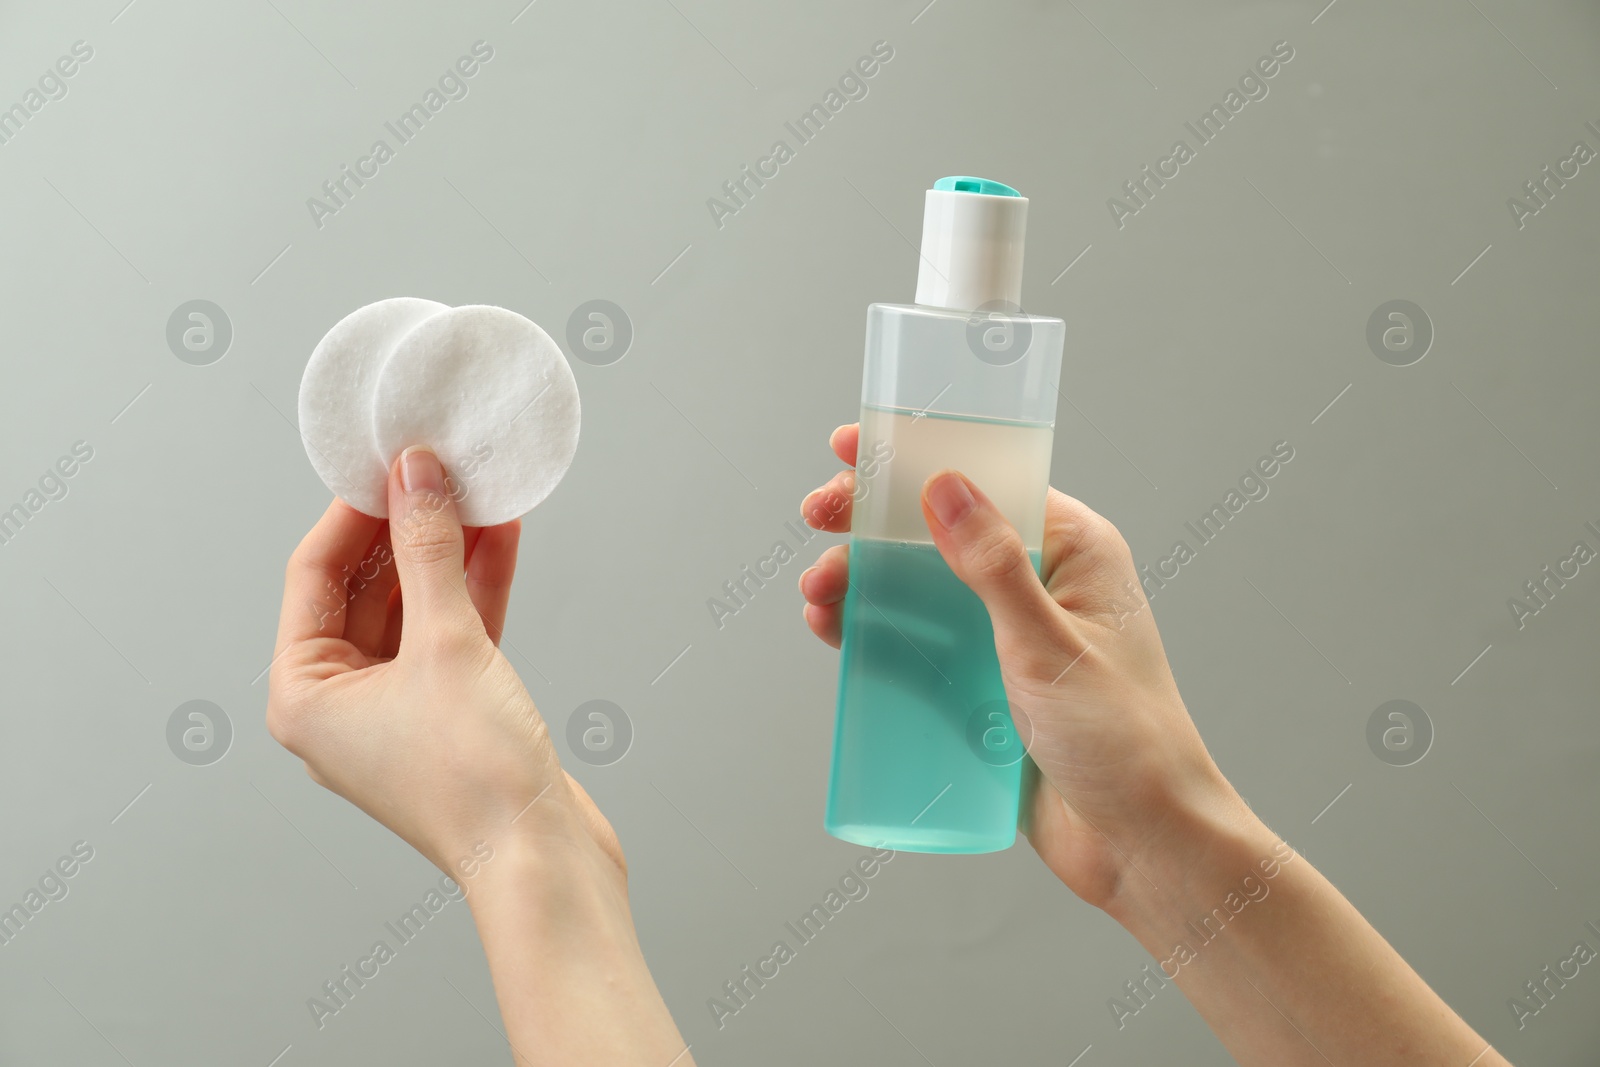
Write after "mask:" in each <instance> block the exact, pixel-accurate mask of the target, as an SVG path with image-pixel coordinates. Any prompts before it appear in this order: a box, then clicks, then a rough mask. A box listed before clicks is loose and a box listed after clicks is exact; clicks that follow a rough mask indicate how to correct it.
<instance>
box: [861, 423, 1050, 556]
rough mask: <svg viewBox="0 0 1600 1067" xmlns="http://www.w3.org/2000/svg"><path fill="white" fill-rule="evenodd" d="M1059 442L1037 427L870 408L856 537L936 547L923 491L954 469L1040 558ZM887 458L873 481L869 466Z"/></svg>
mask: <svg viewBox="0 0 1600 1067" xmlns="http://www.w3.org/2000/svg"><path fill="white" fill-rule="evenodd" d="M1053 436H1054V430H1053V428H1052V427H1050V426H1040V425H1035V424H1030V423H1020V422H991V421H987V420H979V419H964V418H953V417H951V416H949V415H942V414H930V415H917V414H914V413H911V412H907V411H887V410H883V409H880V408H870V407H867V408H862V410H861V444H860V448H859V449H858V452H857V455H858V458H857V461H856V469H857V475H856V501H855V505H854V517H853V520H852V523H851V525H852V528H853V531H854V533H855V536H856V537H866V538H872V539H874V540H882V541H906V542H922V543H924V544H926V543H929V542H931V540H932V538H931V536H930V535H929V533H928V524H927V522H926V521H924V519H923V517H922V486H923V484H924V483H926V482H927V480H928V478H929V477H931V476H932V475H934V474H936V473H937V472H939V471H941V470H945V469H947V468H948V469H953V470H958V471H960V472H961V473H962V474H964V475H966V476H967V478H968V479H969V480H970V481H971V482H972V484H974V485H976V486H977V487H978V488H979V489H981V490H982V491H983V492H984V494H985V495H986V496H988V497H989V499H990V500H993V501H994V503H995V506H996V507H998V508H999V509H1000V512H1001V513H1002V514H1003V515H1005V517H1006V518H1007V519H1009V520H1011V524H1012V525H1013V526H1015V527H1016V528H1017V531H1018V532H1019V533H1021V534H1022V540H1023V543H1024V544H1026V545H1027V546H1028V548H1029V549H1031V550H1034V551H1037V550H1038V549H1039V547H1040V545H1041V544H1042V542H1043V540H1044V500H1045V487H1046V486H1047V485H1048V484H1049V481H1050V446H1051V441H1052V438H1053ZM885 446H887V447H885ZM888 449H892V450H893V452H892V455H889V452H888ZM884 455H889V458H888V459H887V460H882V459H877V460H876V469H875V470H873V471H871V472H870V474H869V472H868V471H867V470H866V467H867V466H868V464H869V463H871V462H873V461H874V458H875V457H881V456H884Z"/></svg>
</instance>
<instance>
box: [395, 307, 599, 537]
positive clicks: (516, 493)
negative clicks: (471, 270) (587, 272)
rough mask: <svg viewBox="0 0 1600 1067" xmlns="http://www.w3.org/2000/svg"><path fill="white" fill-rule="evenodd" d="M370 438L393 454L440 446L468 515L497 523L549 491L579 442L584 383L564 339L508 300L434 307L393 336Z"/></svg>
mask: <svg viewBox="0 0 1600 1067" xmlns="http://www.w3.org/2000/svg"><path fill="white" fill-rule="evenodd" d="M371 426H372V431H371V433H372V441H373V443H374V444H375V445H376V446H377V458H378V462H380V463H382V464H385V465H387V464H389V463H392V462H394V458H395V457H396V456H398V455H399V454H400V453H401V451H403V450H404V449H406V448H407V447H409V446H411V445H427V446H428V447H429V448H432V449H433V450H434V452H435V453H437V454H438V456H439V460H440V462H441V463H443V464H444V469H445V473H446V474H448V475H449V476H450V479H451V482H450V484H449V485H448V486H447V488H448V489H449V491H450V493H451V495H453V496H454V497H455V498H456V503H457V507H458V508H459V509H460V513H461V521H462V523H463V524H465V525H468V526H494V525H497V524H499V523H502V522H509V521H510V520H512V519H514V518H517V517H518V516H519V515H523V514H526V513H527V512H529V511H531V510H533V508H534V507H535V505H537V504H538V503H539V502H540V501H542V500H544V498H545V497H547V496H549V495H550V493H551V491H552V490H554V489H555V487H556V485H557V484H558V483H560V481H561V479H562V476H564V475H565V474H566V473H567V468H568V467H569V466H571V464H572V457H573V455H574V454H576V452H577V450H578V426H579V409H578V383H577V381H576V380H575V379H574V378H573V376H572V368H571V367H569V366H567V359H566V356H564V355H563V354H562V352H561V348H560V346H559V345H557V344H556V343H555V341H553V340H551V338H550V335H549V334H547V333H545V332H544V330H542V329H540V328H539V326H538V325H537V324H536V323H533V322H530V321H529V320H527V319H525V318H523V317H522V316H521V315H518V314H517V313H516V312H514V311H507V310H505V309H504V308H497V307H489V306H487V305H483V304H471V305H468V306H466V307H458V308H451V309H449V310H447V311H442V312H440V313H439V314H436V315H432V316H429V317H428V318H426V319H424V320H422V321H421V322H420V323H418V324H417V325H416V326H415V327H414V328H412V329H411V330H410V332H408V333H407V334H406V335H405V336H404V337H403V338H401V339H400V341H399V342H398V343H397V344H396V345H395V346H394V351H393V352H392V353H391V354H390V356H389V359H388V361H387V362H386V363H384V365H383V368H382V370H380V371H379V373H378V380H377V386H376V388H375V390H374V392H373V395H372V407H371Z"/></svg>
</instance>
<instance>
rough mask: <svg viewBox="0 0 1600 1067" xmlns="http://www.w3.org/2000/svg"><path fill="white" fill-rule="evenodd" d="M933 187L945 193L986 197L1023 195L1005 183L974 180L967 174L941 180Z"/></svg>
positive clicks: (986, 179)
mask: <svg viewBox="0 0 1600 1067" xmlns="http://www.w3.org/2000/svg"><path fill="white" fill-rule="evenodd" d="M933 187H934V188H935V189H937V190H939V191H940V192H945V193H982V194H983V195H985V196H1021V195H1022V194H1021V193H1019V192H1017V191H1016V190H1015V189H1013V188H1011V186H1009V185H1006V184H1005V183H1004V182H996V181H990V180H989V179H988V178H973V177H969V176H967V175H965V174H957V175H954V176H952V177H949V178H940V179H939V180H938V181H936V182H934V183H933Z"/></svg>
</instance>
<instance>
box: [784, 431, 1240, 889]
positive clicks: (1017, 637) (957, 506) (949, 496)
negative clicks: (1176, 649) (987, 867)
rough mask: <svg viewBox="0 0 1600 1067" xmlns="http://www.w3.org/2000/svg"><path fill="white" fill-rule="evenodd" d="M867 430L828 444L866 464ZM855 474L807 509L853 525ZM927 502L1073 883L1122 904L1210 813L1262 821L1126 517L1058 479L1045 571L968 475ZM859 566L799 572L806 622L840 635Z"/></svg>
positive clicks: (1059, 859)
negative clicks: (1165, 633) (1159, 614)
mask: <svg viewBox="0 0 1600 1067" xmlns="http://www.w3.org/2000/svg"><path fill="white" fill-rule="evenodd" d="M859 438H860V428H859V427H858V426H855V425H850V426H841V427H839V428H838V429H837V430H835V431H834V432H833V435H832V437H831V438H830V440H829V444H830V445H831V446H832V448H833V451H834V452H835V454H836V455H838V457H839V459H840V460H842V461H843V462H845V463H847V464H851V465H853V464H854V463H855V460H856V448H857V444H858V442H859ZM854 479H855V472H854V471H853V470H849V471H841V472H840V473H839V474H838V475H836V476H835V477H834V478H833V479H832V480H831V481H829V482H828V483H827V484H826V485H824V486H822V487H821V488H819V489H817V490H814V491H813V492H812V493H810V494H808V495H807V496H806V498H805V500H804V502H803V503H802V505H801V511H802V513H803V514H804V515H805V517H806V521H807V522H808V523H810V524H811V525H812V526H815V527H816V528H818V529H821V530H825V531H828V532H832V533H845V532H848V531H849V529H850V517H851V506H850V498H851V496H852V494H853V490H854ZM922 509H923V518H924V520H925V521H926V522H927V524H928V530H929V532H930V534H931V535H932V540H933V543H934V544H935V545H936V546H937V547H938V549H939V552H940V554H941V555H942V556H943V557H944V560H945V562H946V563H947V564H948V565H949V566H950V569H951V570H952V571H954V572H955V574H956V575H957V576H958V577H960V578H961V580H962V581H964V582H965V583H966V584H967V585H968V586H969V587H970V588H971V589H972V590H973V592H975V593H976V594H977V595H978V596H979V597H980V598H982V600H983V602H984V605H985V606H986V607H987V608H988V611H989V617H990V620H991V622H992V623H993V626H994V636H995V651H996V652H997V654H998V656H999V661H1000V669H1001V675H1002V677H1003V678H1004V681H1005V687H1006V698H1007V701H1008V703H1009V704H1010V706H1011V712H1012V717H1013V719H1014V720H1015V721H1016V724H1017V729H1018V731H1019V733H1020V734H1021V736H1022V739H1023V741H1024V743H1025V744H1026V745H1027V748H1028V753H1029V755H1030V756H1031V757H1032V760H1033V762H1034V763H1035V764H1036V765H1037V767H1038V770H1039V774H1040V778H1041V779H1042V780H1040V781H1038V782H1037V788H1036V789H1035V790H1034V791H1033V796H1032V798H1031V801H1030V803H1029V805H1028V806H1027V807H1026V808H1025V810H1024V814H1023V823H1024V827H1023V828H1024V830H1025V832H1026V833H1027V835H1028V838H1029V840H1030V841H1031V842H1032V844H1033V846H1034V848H1035V849H1036V850H1037V851H1038V853H1039V855H1040V857H1041V858H1042V859H1043V860H1044V861H1045V863H1046V864H1047V865H1048V866H1049V867H1050V869H1051V870H1052V871H1054V872H1055V873H1056V875H1057V876H1058V877H1060V878H1061V880H1062V881H1063V882H1065V883H1066V884H1067V885H1068V886H1069V887H1070V888H1071V889H1072V890H1073V891H1074V892H1075V893H1077V894H1078V896H1080V897H1082V898H1083V899H1084V900H1086V901H1088V902H1089V903H1091V904H1095V905H1097V906H1099V907H1105V908H1110V907H1111V906H1113V905H1114V903H1115V901H1116V898H1117V896H1118V891H1119V888H1121V887H1122V886H1123V885H1124V883H1125V881H1126V880H1127V879H1129V878H1130V877H1132V878H1142V877H1143V876H1142V874H1141V873H1139V863H1140V857H1141V856H1142V855H1145V854H1148V853H1151V852H1152V851H1153V850H1157V849H1164V848H1167V847H1168V846H1170V845H1175V844H1177V843H1179V842H1181V841H1184V840H1186V839H1193V838H1195V837H1197V836H1201V835H1196V834H1194V833H1193V831H1194V830H1195V828H1196V827H1198V826H1206V827H1213V828H1215V827H1226V828H1228V829H1235V830H1237V829H1243V828H1245V827H1257V826H1258V825H1259V824H1256V823H1255V820H1254V816H1252V815H1251V814H1250V812H1249V809H1248V808H1247V807H1246V806H1245V804H1244V802H1243V801H1242V800H1241V799H1240V798H1239V797H1238V794H1237V793H1236V792H1235V791H1234V790H1233V788H1232V786H1230V785H1229V784H1228V782H1227V781H1226V780H1225V779H1224V778H1223V776H1222V773H1221V771H1219V770H1218V769H1217V766H1216V764H1215V763H1214V762H1213V761H1212V759H1211V756H1210V754H1209V753H1208V752H1207V751H1206V748H1205V745H1204V744H1203V743H1202V742H1201V740H1200V735H1199V733H1198V731H1197V730H1196V729H1195V726H1194V723H1193V721H1192V720H1191V719H1190V718H1189V713H1188V710H1187V709H1186V708H1185V707H1184V704H1183V700H1182V698H1181V697H1179V695H1178V687H1177V684H1176V683H1175V682H1174V680H1173V677H1172V670H1171V668H1170V667H1169V666H1168V664H1167V657H1166V652H1165V651H1164V650H1163V648H1162V646H1161V635H1160V634H1159V633H1158V632H1157V631H1156V624H1155V619H1154V618H1153V617H1152V616H1151V612H1150V605H1149V602H1148V601H1147V600H1146V598H1145V595H1144V592H1143V590H1142V589H1141V587H1140V585H1139V581H1138V574H1137V572H1136V570H1135V568H1134V564H1133V557H1132V554H1131V553H1130V552H1129V550H1128V546H1127V543H1126V542H1125V541H1124V540H1123V539H1122V535H1121V534H1119V533H1118V532H1117V529H1116V527H1114V526H1112V525H1111V523H1110V522H1108V521H1107V520H1106V519H1104V518H1102V517H1101V516H1099V515H1097V514H1095V513H1094V512H1093V511H1091V510H1090V509H1089V508H1088V507H1087V506H1085V505H1084V504H1082V503H1081V502H1079V501H1077V500H1074V499H1073V498H1071V497H1069V496H1066V495H1065V494H1062V493H1058V492H1056V491H1055V490H1054V489H1052V490H1050V493H1049V500H1048V504H1047V516H1046V521H1045V533H1044V545H1043V559H1042V564H1041V568H1040V573H1038V574H1036V573H1035V571H1034V567H1033V562H1032V560H1031V559H1030V558H1029V555H1028V552H1027V550H1026V548H1025V546H1024V545H1023V542H1022V538H1021V536H1020V535H1019V534H1018V533H1017V531H1016V530H1015V528H1013V527H1012V525H1011V524H1010V523H1009V522H1007V521H1006V519H1005V517H1004V516H1003V515H1001V514H1000V512H999V511H998V510H997V509H996V508H995V506H994V504H993V503H992V502H991V501H990V500H989V498H988V497H986V496H985V495H984V494H983V492H982V490H981V489H980V488H979V487H978V486H975V485H973V484H972V483H971V482H969V481H968V480H967V479H966V478H965V477H963V476H962V475H961V474H959V473H956V472H954V471H943V472H940V473H938V474H936V475H934V476H933V477H931V478H929V479H928V483H927V484H926V485H925V486H924V487H923V492H922ZM849 577H850V576H849V549H848V546H846V545H835V546H833V547H832V548H830V549H828V550H827V551H826V552H824V553H823V554H822V556H821V558H820V559H819V560H818V561H817V563H816V565H815V566H813V567H811V568H810V569H809V570H807V571H806V572H805V573H804V574H802V575H801V576H800V592H801V594H802V595H803V596H804V597H805V599H806V606H805V619H806V622H807V624H808V625H809V626H810V627H811V630H812V632H813V633H815V634H816V635H817V636H818V637H820V638H821V639H822V640H824V641H826V642H827V643H828V644H830V645H833V646H834V647H835V648H837V647H838V646H839V643H840V639H841V632H840V628H841V623H842V616H843V607H844V597H845V593H846V591H847V590H848V588H849Z"/></svg>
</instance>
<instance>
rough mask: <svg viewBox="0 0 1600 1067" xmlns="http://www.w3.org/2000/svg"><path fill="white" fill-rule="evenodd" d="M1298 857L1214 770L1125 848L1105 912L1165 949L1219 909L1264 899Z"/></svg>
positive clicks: (1175, 796)
mask: <svg viewBox="0 0 1600 1067" xmlns="http://www.w3.org/2000/svg"><path fill="white" fill-rule="evenodd" d="M1293 857H1294V852H1293V850H1292V849H1290V848H1289V847H1288V846H1287V845H1285V844H1284V843H1283V842H1282V841H1280V840H1279V839H1278V837H1277V835H1276V834H1274V833H1273V832H1272V831H1271V830H1270V829H1268V828H1267V826H1266V824H1264V823H1263V822H1262V821H1261V820H1260V819H1258V818H1257V817H1256V815H1255V813H1254V812H1252V811H1251V810H1250V808H1249V807H1248V806H1247V805H1246V804H1245V803H1244V801H1243V799H1242V798H1240V797H1239V795H1238V793H1237V792H1235V791H1234V789H1233V787H1232V786H1231V785H1229V784H1228V782H1227V781H1226V779H1224V778H1223V777H1222V775H1221V772H1220V771H1217V770H1216V769H1215V768H1214V767H1212V768H1211V769H1210V773H1209V774H1207V775H1204V776H1202V780H1201V781H1200V782H1198V783H1195V784H1194V785H1192V786H1191V787H1190V788H1187V789H1183V790H1177V791H1174V792H1173V793H1172V795H1170V796H1169V797H1168V798H1167V800H1166V802H1165V804H1164V805H1163V808H1162V815H1161V817H1160V819H1159V820H1158V821H1157V822H1156V823H1155V825H1154V826H1153V828H1152V830H1151V831H1150V832H1149V833H1147V834H1145V835H1143V836H1142V838H1141V839H1140V840H1139V841H1138V842H1137V843H1136V844H1135V845H1134V846H1133V847H1131V848H1129V849H1127V853H1126V862H1127V865H1128V867H1129V870H1127V871H1126V872H1125V873H1124V875H1123V877H1122V878H1121V879H1119V882H1118V886H1117V891H1116V892H1115V893H1114V894H1113V895H1112V897H1111V899H1110V900H1108V901H1107V902H1106V903H1105V905H1104V906H1103V907H1104V910H1105V912H1106V913H1107V914H1108V915H1110V916H1111V917H1112V918H1113V919H1115V920H1117V922H1118V923H1120V924H1121V925H1122V926H1123V927H1124V928H1126V929H1127V930H1128V931H1129V932H1130V933H1132V934H1133V935H1134V936H1135V937H1137V938H1138V939H1139V940H1140V941H1141V943H1144V944H1145V945H1146V947H1147V948H1148V947H1152V945H1165V944H1166V942H1167V941H1168V940H1169V939H1170V937H1171V935H1172V934H1173V933H1174V932H1175V931H1178V930H1180V929H1181V928H1182V927H1183V925H1184V924H1185V923H1186V922H1188V921H1190V920H1191V919H1197V918H1198V917H1200V916H1203V915H1206V914H1208V913H1210V912H1211V910H1212V909H1213V907H1214V906H1224V907H1227V906H1237V905H1238V903H1239V902H1240V901H1242V900H1249V899H1251V898H1252V897H1253V896H1254V895H1259V894H1261V893H1262V892H1263V888H1262V887H1263V886H1265V885H1266V884H1267V883H1269V882H1270V881H1271V880H1272V879H1274V878H1276V877H1277V876H1278V874H1279V872H1280V871H1281V869H1282V867H1283V865H1284V864H1285V863H1287V862H1289V861H1290V860H1292V858H1293Z"/></svg>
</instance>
